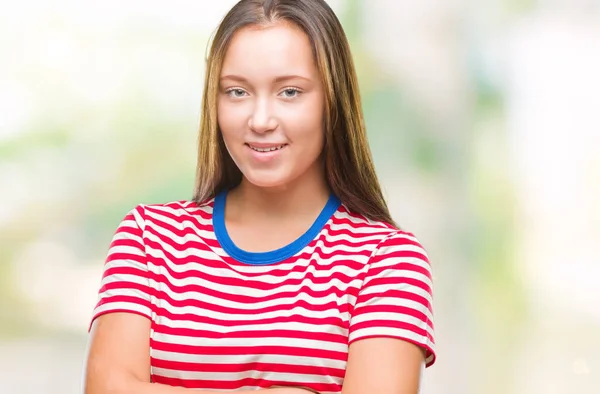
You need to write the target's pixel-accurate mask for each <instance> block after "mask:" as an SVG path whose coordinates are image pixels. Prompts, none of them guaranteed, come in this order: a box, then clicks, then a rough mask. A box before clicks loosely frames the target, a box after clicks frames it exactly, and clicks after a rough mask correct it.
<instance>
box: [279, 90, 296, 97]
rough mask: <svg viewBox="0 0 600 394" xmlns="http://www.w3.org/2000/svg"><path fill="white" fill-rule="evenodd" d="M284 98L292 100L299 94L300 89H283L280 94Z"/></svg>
mask: <svg viewBox="0 0 600 394" xmlns="http://www.w3.org/2000/svg"><path fill="white" fill-rule="evenodd" d="M280 94H281V95H282V96H283V97H285V98H294V97H297V96H298V95H299V94H300V89H298V88H285V89H283V90H282V91H281V93H280Z"/></svg>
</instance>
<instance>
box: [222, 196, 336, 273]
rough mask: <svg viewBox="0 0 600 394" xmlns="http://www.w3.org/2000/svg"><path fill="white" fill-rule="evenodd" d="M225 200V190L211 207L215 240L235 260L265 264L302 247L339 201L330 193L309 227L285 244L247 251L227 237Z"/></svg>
mask: <svg viewBox="0 0 600 394" xmlns="http://www.w3.org/2000/svg"><path fill="white" fill-rule="evenodd" d="M226 200H227V190H225V191H222V192H221V193H219V194H217V195H216V196H215V200H214V207H213V215H212V216H213V217H212V219H213V220H212V221H213V228H214V231H215V236H216V238H217V241H218V242H219V244H220V245H221V248H223V250H224V251H225V252H226V253H227V254H228V255H229V256H231V257H233V258H234V259H235V260H237V261H239V262H242V263H245V264H252V265H266V264H274V263H278V262H281V261H284V260H286V259H289V258H290V257H292V256H294V255H295V254H296V253H298V252H300V251H301V250H302V249H304V248H305V247H306V246H307V245H308V244H309V243H310V242H311V241H312V240H313V239H315V238H316V236H317V235H318V234H319V233H320V232H321V230H323V228H324V227H325V225H326V224H327V222H328V221H329V219H330V218H331V217H332V216H333V214H334V213H335V212H336V211H337V210H338V208H339V206H340V204H341V202H340V200H339V199H338V198H337V197H336V196H335V195H334V194H330V196H329V199H328V200H327V203H326V204H325V206H324V207H323V209H322V210H321V212H320V213H319V216H318V217H317V218H316V219H315V221H314V222H313V224H312V225H311V226H310V228H309V229H308V230H307V231H306V232H305V233H304V234H302V235H301V236H300V237H298V238H297V239H296V240H294V241H293V242H292V243H290V244H287V245H285V246H283V247H281V248H279V249H275V250H272V251H268V252H248V251H246V250H243V249H240V248H239V247H238V246H236V245H235V243H234V242H233V240H232V239H231V238H230V237H229V233H228V232H227V228H226V226H225V203H226Z"/></svg>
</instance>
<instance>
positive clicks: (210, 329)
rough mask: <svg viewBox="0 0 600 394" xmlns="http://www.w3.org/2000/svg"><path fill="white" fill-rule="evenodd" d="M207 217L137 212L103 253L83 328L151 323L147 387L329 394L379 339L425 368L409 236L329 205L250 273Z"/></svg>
mask: <svg viewBox="0 0 600 394" xmlns="http://www.w3.org/2000/svg"><path fill="white" fill-rule="evenodd" d="M212 210H213V201H212V200H211V201H209V202H207V203H205V204H202V205H200V206H199V205H197V204H195V203H193V202H187V201H180V202H175V203H169V204H161V205H139V206H137V207H136V208H135V209H133V210H132V211H131V212H129V213H128V214H127V216H126V217H125V218H124V220H123V221H122V222H121V224H120V226H119V227H118V229H117V231H116V233H115V236H114V239H113V241H112V243H111V245H110V249H109V252H108V257H107V259H106V265H105V271H104V276H103V279H102V284H101V288H100V292H99V300H98V304H97V306H96V308H95V310H94V313H93V319H95V318H96V317H98V316H100V315H102V314H105V313H109V312H115V311H127V312H131V313H137V314H140V315H142V316H145V317H147V318H148V319H150V320H151V322H152V330H151V338H150V346H151V378H152V381H154V382H157V383H163V384H169V385H173V386H182V387H189V388H196V389H205V390H214V391H232V390H242V389H245V390H252V389H258V388H267V387H270V386H273V385H290V386H293V385H296V386H307V387H311V388H313V389H315V390H317V391H319V392H321V393H340V392H341V388H342V384H343V377H344V371H345V367H346V360H347V353H348V345H349V344H350V343H352V342H353V341H356V340H359V339H362V338H369V337H382V336H385V337H395V338H399V339H403V340H407V341H410V342H413V343H415V344H418V345H419V346H422V347H423V348H424V349H425V350H426V362H427V365H431V364H433V362H434V358H435V356H434V339H433V323H432V320H433V317H432V280H431V268H430V265H429V261H428V258H427V255H426V253H425V251H424V250H423V247H422V246H421V245H420V243H419V242H418V241H417V239H416V238H415V237H414V236H413V235H412V234H410V233H407V232H404V231H400V230H397V229H394V228H391V227H390V226H388V225H385V224H382V223H378V222H372V221H370V220H367V219H365V218H364V217H361V216H359V215H356V214H353V213H350V212H349V211H348V210H347V209H346V208H345V207H344V206H343V205H341V206H340V207H339V208H338V210H337V211H336V213H335V214H334V215H333V216H332V217H331V218H330V220H329V221H328V222H327V224H326V225H325V226H324V228H323V229H322V230H321V232H320V233H319V235H318V236H317V237H316V238H315V239H313V240H312V242H310V243H309V244H308V246H306V247H305V248H304V249H303V250H302V251H301V252H299V253H297V254H296V255H294V256H293V257H291V258H289V259H287V260H285V261H282V262H279V263H275V264H270V265H250V264H245V263H241V262H238V261H235V260H234V259H232V258H231V257H230V256H228V255H227V254H226V252H225V251H224V250H223V249H222V248H221V247H220V245H219V243H218V241H217V239H216V237H215V234H214V231H213V226H212ZM93 319H92V320H93Z"/></svg>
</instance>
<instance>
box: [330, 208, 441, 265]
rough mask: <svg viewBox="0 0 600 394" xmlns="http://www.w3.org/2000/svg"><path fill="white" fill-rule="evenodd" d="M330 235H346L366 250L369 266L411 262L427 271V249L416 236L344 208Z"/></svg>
mask: <svg viewBox="0 0 600 394" xmlns="http://www.w3.org/2000/svg"><path fill="white" fill-rule="evenodd" d="M331 232H332V234H335V235H338V236H339V235H341V234H344V236H345V237H349V238H351V239H352V240H353V241H354V242H353V243H354V244H358V243H359V244H360V245H362V246H363V248H364V249H363V250H365V251H368V253H369V256H370V258H369V261H368V263H369V264H370V265H373V264H374V265H377V264H382V263H386V262H396V263H401V262H406V261H407V259H408V260H413V261H420V265H422V266H424V268H427V270H428V266H429V257H428V255H427V252H426V250H425V247H424V246H423V244H422V243H421V241H420V240H419V239H418V238H417V236H416V235H415V234H414V233H412V232H410V231H408V230H406V229H400V228H398V227H396V226H393V225H391V224H389V223H384V222H380V221H373V220H370V219H368V218H366V217H364V216H363V215H360V214H357V213H354V212H350V211H349V210H348V209H347V208H346V207H345V206H344V205H341V206H340V208H339V209H338V211H337V212H336V214H335V215H334V220H333V222H332V226H331Z"/></svg>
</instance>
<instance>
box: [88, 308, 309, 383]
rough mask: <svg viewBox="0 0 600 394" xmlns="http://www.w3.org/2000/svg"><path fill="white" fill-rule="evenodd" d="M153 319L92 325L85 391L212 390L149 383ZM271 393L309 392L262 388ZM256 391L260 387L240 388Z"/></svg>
mask: <svg viewBox="0 0 600 394" xmlns="http://www.w3.org/2000/svg"><path fill="white" fill-rule="evenodd" d="M149 335H150V320H148V319H147V318H145V317H143V316H139V315H137V314H132V313H109V314H105V315H102V316H100V317H98V318H97V319H96V320H95V321H94V323H93V325H92V329H91V333H90V342H89V344H88V351H87V353H88V354H87V356H86V363H85V366H84V373H83V376H84V378H83V390H82V393H83V394H192V393H194V394H213V393H214V392H208V391H196V390H191V389H186V388H181V387H171V386H165V385H160V384H155V383H150V374H149V371H150V348H149V344H148V338H149ZM258 392H259V393H260V392H268V393H269V394H303V393H304V394H306V393H308V391H305V390H302V389H298V388H288V387H285V388H277V389H268V390H260V391H258ZM236 393H237V394H251V393H252V394H254V393H257V391H239V392H236Z"/></svg>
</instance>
